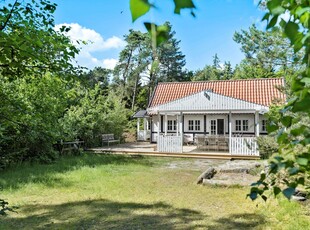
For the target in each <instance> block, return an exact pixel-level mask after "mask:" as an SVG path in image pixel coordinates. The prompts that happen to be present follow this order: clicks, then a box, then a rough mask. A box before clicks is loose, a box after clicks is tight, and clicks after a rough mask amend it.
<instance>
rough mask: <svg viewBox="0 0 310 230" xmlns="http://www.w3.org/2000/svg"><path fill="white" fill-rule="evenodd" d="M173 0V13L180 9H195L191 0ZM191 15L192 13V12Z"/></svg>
mask: <svg viewBox="0 0 310 230" xmlns="http://www.w3.org/2000/svg"><path fill="white" fill-rule="evenodd" d="M173 1H174V6H175V7H174V13H175V14H180V13H181V9H185V8H188V9H195V8H196V7H195V4H194V3H193V1H192V0H173ZM192 15H193V14H192Z"/></svg>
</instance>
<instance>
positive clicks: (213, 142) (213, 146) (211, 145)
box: [207, 136, 218, 150]
mask: <svg viewBox="0 0 310 230" xmlns="http://www.w3.org/2000/svg"><path fill="white" fill-rule="evenodd" d="M217 142H218V141H217V137H216V136H209V137H208V138H207V143H208V145H207V146H208V148H207V149H208V150H218V144H217Z"/></svg>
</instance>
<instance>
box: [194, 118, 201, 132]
mask: <svg viewBox="0 0 310 230" xmlns="http://www.w3.org/2000/svg"><path fill="white" fill-rule="evenodd" d="M195 130H196V131H199V130H200V120H196V121H195Z"/></svg>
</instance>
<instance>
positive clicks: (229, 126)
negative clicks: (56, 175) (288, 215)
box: [228, 111, 232, 154]
mask: <svg viewBox="0 0 310 230" xmlns="http://www.w3.org/2000/svg"><path fill="white" fill-rule="evenodd" d="M228 128H229V153H230V154H231V137H232V135H231V111H229V125H228Z"/></svg>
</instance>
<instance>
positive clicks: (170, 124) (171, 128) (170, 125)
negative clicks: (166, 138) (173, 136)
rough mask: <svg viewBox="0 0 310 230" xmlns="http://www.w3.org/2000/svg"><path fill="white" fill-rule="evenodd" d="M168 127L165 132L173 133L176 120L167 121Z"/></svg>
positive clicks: (175, 127)
mask: <svg viewBox="0 0 310 230" xmlns="http://www.w3.org/2000/svg"><path fill="white" fill-rule="evenodd" d="M167 125H168V127H167V130H168V131H174V130H176V129H177V121H176V120H168V124H167Z"/></svg>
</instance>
